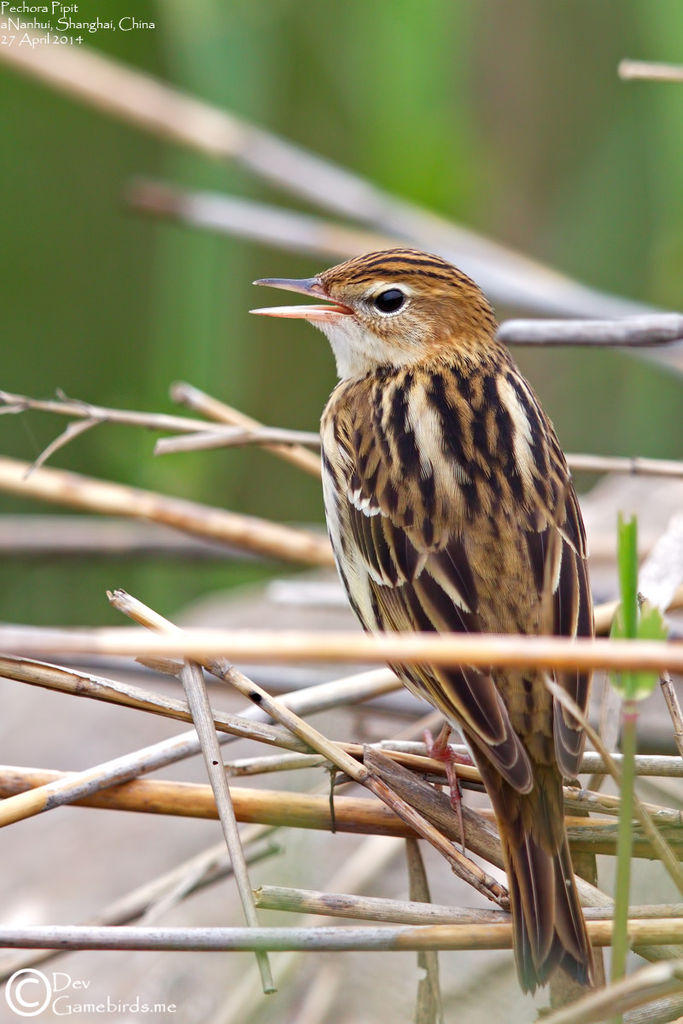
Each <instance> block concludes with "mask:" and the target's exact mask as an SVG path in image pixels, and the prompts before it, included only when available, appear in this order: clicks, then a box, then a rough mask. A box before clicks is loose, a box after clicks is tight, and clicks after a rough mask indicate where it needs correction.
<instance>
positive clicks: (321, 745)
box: [110, 591, 507, 902]
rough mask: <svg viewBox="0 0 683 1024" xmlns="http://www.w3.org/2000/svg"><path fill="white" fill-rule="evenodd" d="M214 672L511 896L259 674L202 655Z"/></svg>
mask: <svg viewBox="0 0 683 1024" xmlns="http://www.w3.org/2000/svg"><path fill="white" fill-rule="evenodd" d="M110 600H111V601H112V603H113V604H114V605H115V607H117V608H118V609H119V611H122V612H123V613H124V614H125V615H128V616H129V617H130V618H133V619H135V620H136V621H137V622H143V623H144V624H145V625H147V626H148V627H149V628H151V629H157V630H159V629H160V630H163V631H164V632H165V633H167V632H168V633H171V634H172V635H175V634H179V635H182V632H183V631H182V630H180V629H179V628H178V627H177V626H175V625H174V624H173V623H172V622H169V621H168V620H167V619H164V618H163V617H162V616H160V615H158V614H157V613H156V612H154V611H152V609H149V608H147V607H146V606H145V605H144V604H142V602H140V601H137V600H136V599H135V598H133V597H131V596H130V595H129V594H126V593H125V592H123V591H116V593H115V594H113V595H111V596H110ZM198 660H199V661H200V662H201V663H202V664H204V665H205V667H206V668H208V669H209V671H210V672H213V674H214V675H217V676H218V677H219V678H222V679H224V680H225V681H226V682H229V683H230V684H231V685H232V686H234V687H235V689H237V690H238V691H239V692H240V693H241V694H242V695H243V696H245V697H247V698H248V699H249V700H250V701H252V702H253V703H254V704H256V705H257V706H258V707H259V708H261V709H262V710H263V711H265V712H266V713H267V714H269V715H270V716H271V718H274V719H275V720H276V721H277V722H279V723H280V724H281V725H284V726H286V727H287V728H288V729H290V730H291V732H293V733H294V735H296V736H298V737H299V739H301V740H303V741H304V742H305V743H307V744H308V745H309V747H311V748H312V749H313V750H316V751H317V752H318V753H320V754H323V755H324V756H325V757H326V758H327V759H328V760H329V761H331V762H332V764H334V765H336V767H337V768H339V769H340V770H341V771H343V772H344V773H345V774H346V775H348V776H349V777H350V778H352V779H353V780H354V781H355V782H358V783H360V784H361V785H363V786H366V787H367V788H368V789H370V790H371V791H372V792H373V793H374V794H375V795H376V796H378V797H379V799H380V800H382V802H383V803H385V804H387V806H389V807H391V808H392V810H394V811H395V812H396V813H397V814H398V815H399V817H401V818H402V819H403V820H404V821H406V822H407V823H409V824H410V825H411V826H412V828H413V829H414V830H415V831H416V832H417V833H418V835H421V836H422V837H423V838H424V839H426V840H427V841H428V842H429V843H431V845H432V846H434V847H435V848H436V849H437V850H438V851H439V852H440V853H441V854H442V856H444V857H445V858H446V859H447V860H448V862H449V864H450V865H451V867H452V868H453V870H454V871H455V872H456V874H458V875H459V876H460V877H461V878H463V879H464V880H465V881H467V882H468V883H469V884H470V885H472V886H473V887H474V888H476V889H477V890H478V891H479V892H481V893H482V894H483V895H485V896H487V897H488V899H492V900H494V901H495V902H505V901H506V899H507V892H506V890H505V888H504V887H503V886H501V885H500V884H499V883H498V882H496V880H495V879H494V878H491V876H490V875H488V874H487V873H486V872H484V871H482V870H481V869H480V868H479V867H478V865H476V864H474V862H473V861H471V860H470V859H469V857H466V856H465V855H463V854H461V853H460V852H459V851H458V850H456V848H455V847H454V846H453V845H452V844H451V843H449V842H448V841H447V840H446V839H444V837H443V836H442V835H441V834H440V833H439V832H438V831H437V830H436V829H435V828H434V827H433V826H432V825H430V824H429V823H428V822H427V821H425V820H424V818H422V816H421V815H420V814H418V813H417V812H416V811H415V810H414V809H413V808H412V807H410V806H409V805H408V804H406V803H405V801H403V800H401V799H400V797H397V796H396V794H395V793H393V792H392V791H391V790H390V789H389V788H388V787H387V786H386V785H385V783H383V782H382V781H381V780H380V779H378V778H375V777H374V776H373V775H372V774H371V773H370V772H369V771H368V769H367V768H366V767H365V766H364V765H361V764H359V763H358V761H356V760H355V758H353V757H351V756H350V755H349V754H347V753H346V751H345V750H344V749H343V748H342V747H340V745H339V744H337V743H334V742H333V741H331V740H328V739H327V737H326V736H324V735H323V734H322V733H321V732H319V731H318V730H317V729H314V728H313V726H311V725H310V724H309V723H308V722H306V721H305V720H304V719H302V718H299V717H298V715H296V714H294V713H293V712H292V710H291V709H290V708H289V707H287V705H286V704H284V702H282V701H280V700H276V699H274V698H273V697H271V696H270V694H269V693H268V692H267V691H266V690H264V689H263V688H262V687H260V686H258V685H257V684H256V683H254V682H253V680H251V679H248V678H247V677H246V676H245V675H244V674H243V673H241V672H239V671H238V670H237V669H235V668H233V667H232V666H231V665H230V664H229V663H228V662H225V661H213V660H207V659H206V658H201V657H200V658H199V659H198Z"/></svg>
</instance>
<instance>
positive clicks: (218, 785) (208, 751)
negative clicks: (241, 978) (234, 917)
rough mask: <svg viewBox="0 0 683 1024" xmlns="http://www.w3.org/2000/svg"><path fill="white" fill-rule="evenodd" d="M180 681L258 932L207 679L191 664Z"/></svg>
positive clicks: (264, 978)
mask: <svg viewBox="0 0 683 1024" xmlns="http://www.w3.org/2000/svg"><path fill="white" fill-rule="evenodd" d="M180 679H181V682H182V684H183V689H184V690H185V696H186V698H187V703H188V706H189V708H190V711H191V712H192V721H193V722H194V727H195V729H196V730H197V735H198V736H199V742H200V744H201V748H202V754H203V756H204V763H205V765H206V771H207V774H208V776H209V782H210V784H211V790H212V792H213V795H214V799H215V801H216V807H217V810H218V817H219V819H220V823H221V828H222V830H223V836H224V837H225V843H226V846H227V849H228V853H229V854H230V863H231V864H232V870H233V873H234V875H235V883H236V885H237V891H238V893H239V897H240V902H241V904H242V911H243V913H244V918H245V920H246V923H247V925H248V926H249V927H251V928H258V925H259V920H258V915H257V913H256V906H255V904H254V895H253V890H252V886H251V882H250V880H249V871H248V868H247V861H246V858H245V855H244V850H243V848H242V842H241V840H240V834H239V830H238V828H237V818H236V817H235V809H234V807H233V804H232V798H231V795H230V787H229V786H228V780H227V777H226V774H225V771H224V769H223V764H222V759H221V751H220V747H219V744H218V736H217V735H216V729H215V726H214V724H213V713H212V710H211V705H210V703H209V695H208V693H207V691H206V685H205V683H204V675H203V673H202V670H201V668H200V667H199V665H197V664H196V663H195V662H190V661H188V662H186V663H185V665H184V666H183V669H182V671H181V673H180ZM256 961H257V964H258V968H259V972H260V974H261V982H262V984H263V991H264V994H266V995H267V994H268V993H270V992H274V991H275V983H274V982H273V975H272V972H271V969H270V962H269V959H268V956H267V955H266V954H265V953H263V952H257V954H256Z"/></svg>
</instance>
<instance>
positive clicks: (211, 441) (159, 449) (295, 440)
mask: <svg viewBox="0 0 683 1024" xmlns="http://www.w3.org/2000/svg"><path fill="white" fill-rule="evenodd" d="M247 445H255V446H257V447H260V448H266V449H268V450H269V451H272V450H273V448H275V447H276V446H277V447H280V448H284V447H285V446H287V447H294V446H295V445H299V446H303V445H307V446H308V447H309V448H319V447H320V436H319V435H318V434H313V433H311V431H309V430H285V429H284V428H283V427H261V428H260V430H247V429H246V428H244V427H214V428H213V429H212V430H204V431H201V432H200V431H197V433H196V434H192V435H188V434H182V435H181V436H180V437H162V438H160V439H159V440H158V441H157V443H156V444H155V446H154V454H155V455H175V454H177V453H178V452H197V451H209V450H212V449H213V448H238V447H245V446H247ZM681 475H682V476H683V470H682V471H681Z"/></svg>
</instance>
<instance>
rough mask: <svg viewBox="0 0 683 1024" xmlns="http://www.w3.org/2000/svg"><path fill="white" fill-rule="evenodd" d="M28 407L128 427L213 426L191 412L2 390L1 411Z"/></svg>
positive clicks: (182, 428) (173, 428)
mask: <svg viewBox="0 0 683 1024" xmlns="http://www.w3.org/2000/svg"><path fill="white" fill-rule="evenodd" d="M28 410H35V411H37V412H50V413H55V414H56V415H58V416H71V417H73V418H74V419H79V420H88V421H92V422H93V423H117V424H120V425H121V426H127V427H142V428H143V429H144V430H165V431H175V432H176V433H185V432H189V433H194V432H196V431H201V430H207V429H208V428H209V427H210V426H211V424H210V423H209V422H207V421H206V420H193V419H191V418H190V417H189V416H169V415H168V414H167V413H151V412H137V411H134V410H132V409H111V408H108V407H106V406H102V405H93V404H92V403H91V402H84V401H82V400H81V399H74V398H67V397H66V396H63V397H59V398H53V399H42V398H30V397H29V396H28V395H19V394H16V393H14V392H12V391H2V390H0V415H7V414H16V413H22V412H26V411H28Z"/></svg>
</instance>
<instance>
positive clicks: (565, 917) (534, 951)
mask: <svg viewBox="0 0 683 1024" xmlns="http://www.w3.org/2000/svg"><path fill="white" fill-rule="evenodd" d="M477 762H478V765H479V769H480V771H481V773H482V778H483V781H484V784H485V785H486V789H487V791H488V793H489V796H490V797H491V801H492V803H493V807H494V810H495V812H496V818H497V819H498V827H499V830H500V838H501V842H502V845H503V854H504V857H505V865H506V869H507V875H508V884H509V888H510V907H511V911H512V923H513V933H514V949H515V960H516V963H517V973H518V975H519V980H520V984H521V986H522V988H523V989H524V991H525V992H529V991H531V992H533V991H535V989H536V987H537V986H538V985H545V983H546V982H547V981H548V979H549V977H550V975H551V974H552V972H553V971H554V970H555V969H556V968H557V967H562V968H563V969H564V970H565V971H567V973H568V974H569V975H570V976H571V977H572V978H574V979H575V980H576V981H577V982H579V983H580V984H582V985H593V984H594V963H593V953H592V950H591V945H590V941H589V939H588V933H587V931H586V922H585V920H584V916H583V911H582V910H581V905H580V903H579V894H578V891H577V888H576V881H575V879H574V869H573V867H572V861H571V855H570V853H569V843H568V840H567V833H566V830H565V827H564V814H563V803H562V780H561V778H560V776H559V774H558V773H557V771H556V770H554V769H550V768H549V769H547V770H544V769H541V770H540V771H539V772H538V775H537V779H536V785H535V786H534V788H533V790H532V791H531V792H530V793H524V794H522V793H519V792H518V791H517V790H515V789H514V788H513V787H512V786H510V785H509V784H508V783H507V782H505V780H504V779H502V778H501V776H500V775H499V773H498V772H497V771H496V770H495V769H493V768H492V767H491V765H490V763H489V762H487V761H485V760H484V758H482V757H478V758H477Z"/></svg>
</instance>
